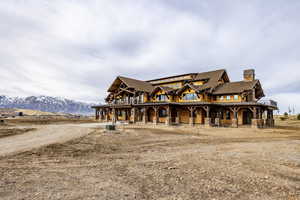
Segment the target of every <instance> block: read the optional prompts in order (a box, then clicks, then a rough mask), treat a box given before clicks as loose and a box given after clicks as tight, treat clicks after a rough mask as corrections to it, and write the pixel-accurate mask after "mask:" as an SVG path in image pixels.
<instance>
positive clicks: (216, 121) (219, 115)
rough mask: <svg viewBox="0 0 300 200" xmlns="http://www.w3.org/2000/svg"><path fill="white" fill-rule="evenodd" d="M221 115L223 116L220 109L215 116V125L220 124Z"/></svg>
mask: <svg viewBox="0 0 300 200" xmlns="http://www.w3.org/2000/svg"><path fill="white" fill-rule="evenodd" d="M220 117H221V113H220V111H218V112H217V117H216V118H215V125H216V126H220V125H221V124H220Z"/></svg>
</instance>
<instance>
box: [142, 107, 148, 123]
mask: <svg viewBox="0 0 300 200" xmlns="http://www.w3.org/2000/svg"><path fill="white" fill-rule="evenodd" d="M142 112H143V124H146V123H147V109H146V108H143V109H142Z"/></svg>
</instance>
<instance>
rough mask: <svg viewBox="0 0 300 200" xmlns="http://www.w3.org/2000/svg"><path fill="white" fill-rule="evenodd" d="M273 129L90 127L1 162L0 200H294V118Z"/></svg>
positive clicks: (299, 126) (298, 134)
mask: <svg viewBox="0 0 300 200" xmlns="http://www.w3.org/2000/svg"><path fill="white" fill-rule="evenodd" d="M278 124H279V126H278V127H277V128H274V129H250V128H241V129H234V128H210V129H206V128H200V129H197V130H194V129H190V128H185V127H174V128H164V127H163V126H162V127H161V128H157V129H152V128H146V127H144V128H122V129H119V130H118V131H117V132H116V133H113V132H106V131H104V130H103V129H101V128H94V129H91V128H90V129H89V134H88V135H85V136H83V137H81V138H77V139H73V140H71V141H68V142H61V143H56V144H51V145H48V146H44V147H41V148H36V149H32V150H29V151H26V152H23V153H19V154H16V155H10V156H6V157H2V158H0V199H1V200H8V199H11V200H17V199H70V200H71V199H113V200H114V199H115V200H119V199H138V200H142V199H155V200H159V199H160V200H173V199H174V200H175V199H178V200H185V199H195V200H196V199H197V200H198V199H215V200H217V199H222V200H223V199H230V200H231V199H255V200H257V199H288V200H296V199H300V121H296V120H288V121H280V122H279V123H278ZM61 127H62V129H63V128H64V125H61ZM67 128H68V127H66V129H67ZM37 129H38V126H37ZM68 129H69V128H68ZM69 132H70V131H69ZM69 132H68V134H70V133H69ZM66 133H67V131H66ZM25 134H27V133H24V134H23V135H25ZM16 137H17V136H16ZM0 142H1V138H0ZM0 148H1V147H0Z"/></svg>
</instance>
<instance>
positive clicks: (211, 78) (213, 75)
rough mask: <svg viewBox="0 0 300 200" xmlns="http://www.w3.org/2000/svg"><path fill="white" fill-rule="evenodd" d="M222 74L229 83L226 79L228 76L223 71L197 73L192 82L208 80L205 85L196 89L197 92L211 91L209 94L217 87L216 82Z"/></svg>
mask: <svg viewBox="0 0 300 200" xmlns="http://www.w3.org/2000/svg"><path fill="white" fill-rule="evenodd" d="M224 74H225V76H226V78H227V79H228V81H229V78H228V75H227V73H226V70H225V69H220V70H216V71H210V72H204V73H199V74H197V76H196V77H195V78H194V80H208V81H207V82H206V83H205V84H203V85H201V87H199V88H198V89H199V90H206V89H211V92H212V90H213V89H215V87H217V86H218V85H219V83H218V81H219V80H220V79H221V78H222V76H223V75H224Z"/></svg>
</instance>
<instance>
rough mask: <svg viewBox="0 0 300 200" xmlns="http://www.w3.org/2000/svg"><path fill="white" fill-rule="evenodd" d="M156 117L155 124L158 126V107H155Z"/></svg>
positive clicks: (154, 118)
mask: <svg viewBox="0 0 300 200" xmlns="http://www.w3.org/2000/svg"><path fill="white" fill-rule="evenodd" d="M153 109H154V117H153V124H154V125H157V122H158V107H156V106H154V107H153Z"/></svg>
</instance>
